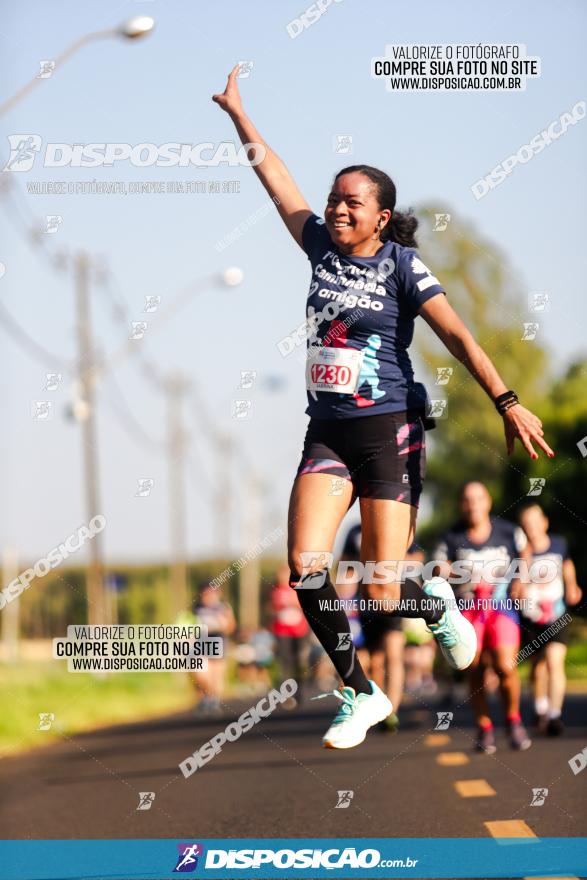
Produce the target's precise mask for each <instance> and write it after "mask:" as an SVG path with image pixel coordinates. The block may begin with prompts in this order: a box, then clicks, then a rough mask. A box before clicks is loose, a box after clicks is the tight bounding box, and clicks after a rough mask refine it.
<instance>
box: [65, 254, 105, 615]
mask: <svg viewBox="0 0 587 880" xmlns="http://www.w3.org/2000/svg"><path fill="white" fill-rule="evenodd" d="M89 273H90V261H89V258H88V256H87V254H85V253H83V252H80V253H78V254H77V255H76V257H75V261H74V274H75V303H76V337H77V350H78V356H77V373H78V389H77V390H78V399H77V400H76V402H75V404H74V416H75V417H76V419H77V421H78V422H79V423H80V426H81V431H82V452H83V472H84V488H85V496H86V522H89V521H90V520H91V519H92V517H94V516H96V515H97V514H101V513H102V511H101V510H100V501H99V489H98V450H97V445H96V407H95V393H94V392H95V380H94V377H93V362H94V344H93V340H92V329H91V310H90V297H89ZM88 550H89V555H90V562H89V565H88V574H87V598H88V623H89V624H90V625H94V624H100V623H103V624H107V623H109V622H110V614H109V608H108V603H107V601H106V592H105V588H104V566H103V562H102V560H103V553H102V533H101V532H99V533H97V534H96V535H94V537H93V538H92V540H91V541H89V542H88Z"/></svg>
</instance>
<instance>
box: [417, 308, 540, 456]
mask: <svg viewBox="0 0 587 880" xmlns="http://www.w3.org/2000/svg"><path fill="white" fill-rule="evenodd" d="M420 314H421V315H422V317H423V318H424V320H425V321H426V323H427V324H429V325H430V326H431V327H432V329H433V330H434V332H435V333H436V335H437V336H438V337H439V339H441V340H442V342H444V344H445V345H446V347H447V348H448V350H449V351H450V353H451V354H452V355H453V356H454V357H456V358H457V360H459V361H460V362H461V363H462V364H463V365H464V366H465V367H466V368H467V369H468V371H469V372H470V374H471V375H472V376H473V378H474V379H476V380H477V382H478V383H479V385H480V386H481V388H483V390H484V391H485V392H486V393H487V394H488V395H489V397H490V398H491V399H492V400H494V401H495V399H496V397H498V396H499V395H502V394H504V392H506V391H507V388H506V385H505V384H504V381H503V379H502V378H501V376H500V375H499V373H498V372H497V370H496V369H495V367H494V366H493V364H492V363H491V361H490V360H489V358H488V357H487V355H486V354H485V352H484V351H483V349H482V348H481V346H480V345H478V344H477V342H475V340H474V339H473V336H472V335H471V333H470V332H469V330H467V328H466V327H465V325H464V324H463V322H462V321H461V319H460V318H459V316H458V315H457V313H456V312H455V310H454V309H453V307H452V306H451V305H450V304H449V302H448V301H447V299H446V297H445V296H434V297H432V298H431V299H429V300H428V301H427V302H425V303H424V305H423V306H422V307H421V309H420ZM503 422H504V432H505V440H506V446H507V451H508V455H511V454H512V452H513V451H514V440H515V439H516V438H517V439H518V440H519V441H520V443H521V444H522V446H523V447H524V449H525V450H526V452H527V453H528V455H529V456H530V458H538V453H537V452H536V450H535V449H534V447H533V446H532V444H533V443H536V445H537V446H539V447H540V448H541V449H543V450H544V452H546V454H547V455H548V457H549V458H552V457H553V456H554V452H553V451H552V449H551V448H550V446H549V445H548V443H547V442H546V440H545V439H544V431H543V430H542V422H541V421H540V419H539V418H538V417H537V416H535V415H534V413H531V412H530V410H528V409H525V408H524V407H523V406H520V404H519V403H518V404H516V405H515V406H512V407H511V408H510V409H508V410H507V412H504V413H503Z"/></svg>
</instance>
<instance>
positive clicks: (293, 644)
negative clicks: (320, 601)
mask: <svg viewBox="0 0 587 880" xmlns="http://www.w3.org/2000/svg"><path fill="white" fill-rule="evenodd" d="M270 608H271V614H272V617H273V622H272V627H271V629H272V632H273V635H274V636H275V638H276V640H277V658H278V660H279V664H280V666H281V674H282V677H283V679H286V678H294V679H295V680H296V682H297V684H298V690H297V694H296V697H295V698H294V697H290V698H289V699H288V700H287V701H286V702H287V704H288V705H287V706H286V708H293V707H294V706H295V705H296V703H297V702H300V701H301V700H302V697H303V684H304V669H303V663H302V655H303V649H304V643H305V640H306V636H307V635H308V631H309V629H310V627H309V626H308V622H307V620H306V618H305V615H304V612H303V611H302V609H301V607H300V603H299V600H298V596H297V594H296V593H295V592H294V590H292V589H291V587H290V586H289V566H287V565H280V566H279V568H278V569H277V581H276V583H275V584H274V585H273V587H272V589H271V594H270Z"/></svg>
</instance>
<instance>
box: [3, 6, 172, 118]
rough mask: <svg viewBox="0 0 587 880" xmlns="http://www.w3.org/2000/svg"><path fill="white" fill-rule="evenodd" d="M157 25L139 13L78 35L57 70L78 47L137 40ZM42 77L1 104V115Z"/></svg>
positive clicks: (61, 57)
mask: <svg viewBox="0 0 587 880" xmlns="http://www.w3.org/2000/svg"><path fill="white" fill-rule="evenodd" d="M154 26H155V22H154V20H153V19H152V18H150V16H148V15H139V16H136V17H135V18H131V19H130V20H129V21H126V22H124V24H122V25H120V27H118V28H107V29H106V30H103V31H93V32H92V33H90V34H85V35H84V36H82V37H78V39H77V40H75V42H73V43H72V44H71V46H68V48H67V49H65V50H64V51H63V52H62V53H61V54H60V55H58V56H57V58H56V59H55V68H54V70H57V68H58V67H60V66H61V65H62V64H63V63H64V62H65V61H67V59H68V58H71V56H72V55H74V54H75V53H76V52H77V50H78V49H81V47H82V46H85V45H86V44H87V43H91V42H93V40H99V39H101V38H102V37H123V38H125V39H127V40H136V39H138V38H139V37H144V36H145V35H146V34H148V33H149V32H150V31H152V30H153V27H154ZM40 82H41V79H40V78H39V77H38V76H35V77H33V79H31V80H30V81H29V82H28V83H25V85H24V86H22V87H21V88H20V89H19V90H18V91H17V92H15V94H14V95H12V97H10V98H8V99H7V100H6V101H4V103H3V104H0V116H4V114H5V113H7V112H8V111H9V110H11V109H12V108H13V107H14V106H15V104H18V102H19V101H21V100H22V99H23V98H24V97H26V95H28V94H29V92H31V91H32V90H33V89H34V88H35V87H36V86H37V85H38V84H39V83H40Z"/></svg>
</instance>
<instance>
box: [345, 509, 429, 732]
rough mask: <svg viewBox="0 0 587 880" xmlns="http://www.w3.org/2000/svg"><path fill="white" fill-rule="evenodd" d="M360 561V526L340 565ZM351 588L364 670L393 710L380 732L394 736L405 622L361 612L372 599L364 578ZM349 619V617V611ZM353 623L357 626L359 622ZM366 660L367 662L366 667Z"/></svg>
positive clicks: (351, 535)
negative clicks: (364, 585) (355, 600)
mask: <svg viewBox="0 0 587 880" xmlns="http://www.w3.org/2000/svg"><path fill="white" fill-rule="evenodd" d="M360 559H361V524H360V523H357V524H356V525H354V526H351V528H350V529H349V531H348V533H347V536H346V539H345V542H344V546H343V549H342V554H341V559H340V561H341V562H360ZM350 578H351V573H350V572H349V577H348V578H347V580H350ZM350 586H351V587H352V589H353V593H354V596H355V597H356V599H357V600H358V604H359V616H358V619H359V623H360V627H361V630H362V636H360V637H359V638H360V642H361V645H360V646H361V647H364V649H365V650H364V651H363V652H362V653H361V655H360V663H361V666H363V668H364V669H365V670H366V674H367V675H368V676H369V677H370V678H371V679H372V680H373V681H374V682H375V684H376V685H377V687H379V688H381V690H382V691H383V692H384V693H385V694H386V695H387V696H388V698H389V699H390V701H391V705H392V706H393V709H394V711H393V712H392V714H391V715H389V716H388V717H387V718H385V719H384V720H383V721H381V722H379V724H378V728H379V730H382V731H389V732H390V733H395V732H396V731H397V730H398V728H399V719H398V716H397V710H398V709H399V705H400V703H401V699H402V696H403V691H404V645H405V642H406V639H405V636H404V632H403V620H402V618H401V617H396V616H395V615H393V614H384V613H382V612H380V611H371V610H370V609H369V608H367V607H363V608H361V604H360V600H361V599H363V602H364V603H367V602H368V601H369V595H368V593H367V591H366V590H365V589H364V588H363V587H362V585H361V578H357V579H355V580H354V581H353V584H352V585H350ZM341 587H343V585H342V584H340V583H338V582H337V584H336V591H337V593H338V595H339V596H340V597H341V598H343V595H342V593H341ZM347 589H348V587H347ZM347 617H349V613H348V611H347ZM349 620H350V617H349ZM354 623H355V626H356V620H355V622H354ZM424 626H426V624H424ZM352 627H353V621H351V632H352ZM353 641H354V639H353ZM355 645H356V643H355ZM365 654H366V655H367V657H365ZM364 660H366V664H365V663H364Z"/></svg>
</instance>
